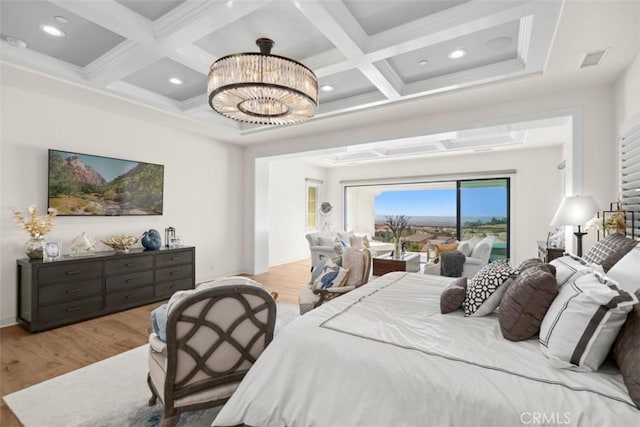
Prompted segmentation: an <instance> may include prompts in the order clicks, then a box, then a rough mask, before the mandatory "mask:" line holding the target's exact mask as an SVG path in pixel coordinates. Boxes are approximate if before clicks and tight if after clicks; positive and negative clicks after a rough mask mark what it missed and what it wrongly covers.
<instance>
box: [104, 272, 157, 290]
mask: <svg viewBox="0 0 640 427" xmlns="http://www.w3.org/2000/svg"><path fill="white" fill-rule="evenodd" d="M106 283H107V285H106V290H107V293H109V292H115V291H120V290H123V289H131V288H139V287H141V286H145V285H151V284H153V271H141V272H139V273H131V274H124V275H122V276H114V277H107V280H106Z"/></svg>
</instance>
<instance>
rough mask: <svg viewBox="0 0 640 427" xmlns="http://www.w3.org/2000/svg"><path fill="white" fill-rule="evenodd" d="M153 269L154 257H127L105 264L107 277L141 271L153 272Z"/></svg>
mask: <svg viewBox="0 0 640 427" xmlns="http://www.w3.org/2000/svg"><path fill="white" fill-rule="evenodd" d="M152 268H153V255H144V256H136V257H126V258H122V259H114V260H111V261H107V262H106V263H105V270H106V275H107V276H119V275H121V274H127V273H131V272H134V271H140V270H151V269H152Z"/></svg>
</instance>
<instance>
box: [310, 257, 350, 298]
mask: <svg viewBox="0 0 640 427" xmlns="http://www.w3.org/2000/svg"><path fill="white" fill-rule="evenodd" d="M319 267H320V265H318V266H317V267H316V269H318V268H319ZM314 272H315V271H314ZM319 273H320V274H318V276H317V277H316V279H315V280H314V281H313V288H314V289H316V290H319V289H328V288H333V287H336V286H344V284H345V282H346V281H347V278H348V276H349V270H347V269H346V268H342V267H340V266H339V265H338V264H336V263H334V262H333V261H332V260H330V259H329V260H327V262H326V263H325V264H324V266H322V269H321V270H320V272H319Z"/></svg>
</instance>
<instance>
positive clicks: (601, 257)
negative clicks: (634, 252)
mask: <svg viewBox="0 0 640 427" xmlns="http://www.w3.org/2000/svg"><path fill="white" fill-rule="evenodd" d="M637 245H638V242H637V241H635V240H632V239H629V238H627V237H624V236H623V235H622V234H617V233H613V234H610V235H608V236H607V237H605V238H604V239H602V240H600V241H599V242H598V243H596V245H595V246H594V247H592V248H591V249H590V250H589V252H587V255H585V257H584V260H585V261H586V262H591V263H594V264H600V265H602V268H603V269H604V272H605V273H606V272H607V271H609V269H610V268H611V267H613V266H614V264H615V263H616V262H618V261H619V260H620V259H621V258H622V257H623V256H625V255H626V254H627V252H629V251H630V250H631V249H633V248H634V247H636V246H637Z"/></svg>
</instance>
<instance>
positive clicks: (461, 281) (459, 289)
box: [440, 277, 467, 314]
mask: <svg viewBox="0 0 640 427" xmlns="http://www.w3.org/2000/svg"><path fill="white" fill-rule="evenodd" d="M466 293H467V278H466V277H460V278H458V279H456V280H454V281H453V282H451V283H449V286H447V287H446V288H444V289H443V291H442V293H441V294H440V313H442V314H446V313H451V312H452V311H455V310H457V309H459V308H460V307H462V303H463V302H464V298H465V295H466Z"/></svg>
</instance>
